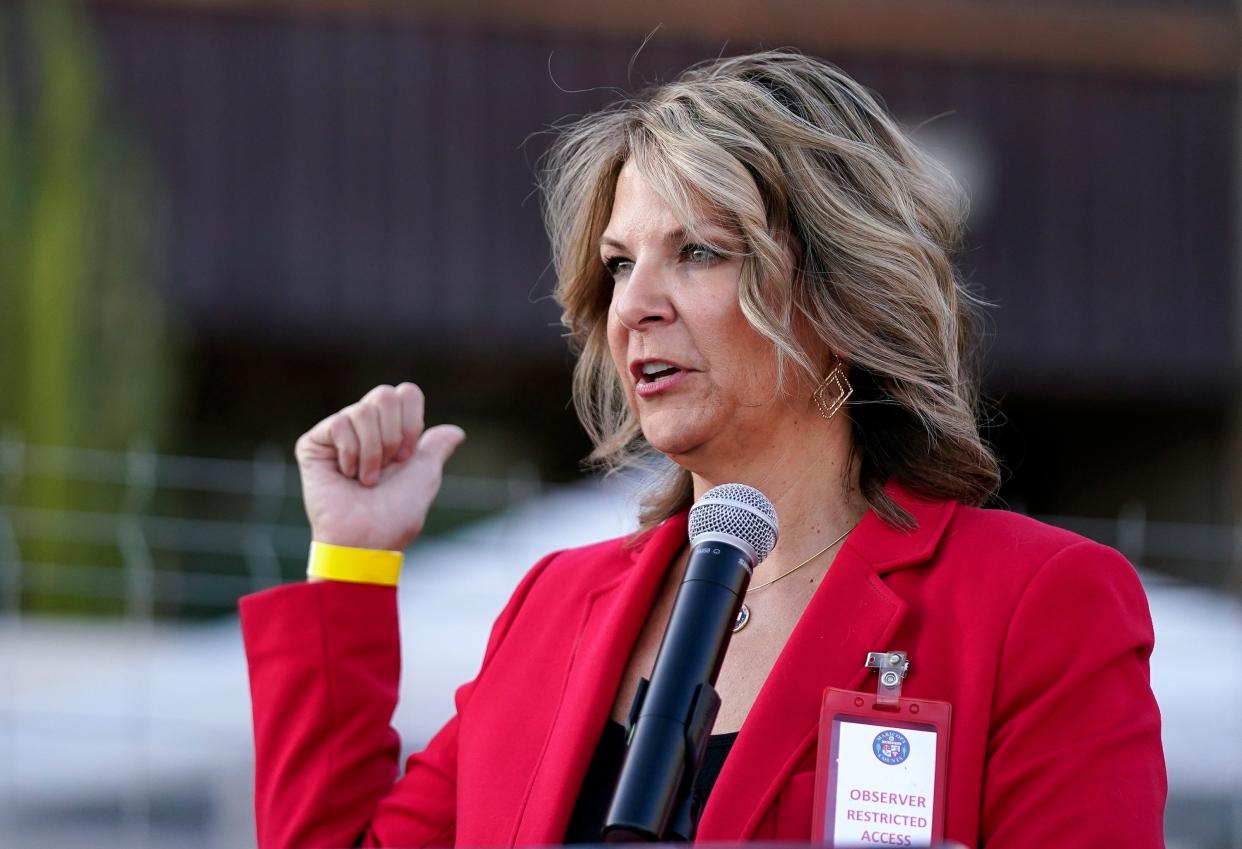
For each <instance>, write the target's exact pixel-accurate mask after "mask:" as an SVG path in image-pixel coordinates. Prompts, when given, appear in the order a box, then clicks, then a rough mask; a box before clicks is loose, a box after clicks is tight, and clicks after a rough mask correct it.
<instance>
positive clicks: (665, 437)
mask: <svg viewBox="0 0 1242 849" xmlns="http://www.w3.org/2000/svg"><path fill="white" fill-rule="evenodd" d="M643 437H644V438H645V439H646V440H647V444H648V445H650V446H651V447H652V448H654V449H655V450H657V451H659V452H660V453H661V454H663V455H664V456H666V457H669V458H671V459H673V460H676V459H677V458H678V457H685V456H688V455H690V454H692V453H693V452H694V451H695V450H696V449H697V448H699V447H700V446H701V445H702V443H703V441H702V440H701V439H698V438H696V434H694V432H693V431H692V430H691V429H690V428H686V427H681V428H676V427H667V428H664V427H651V428H649V427H645V426H644V427H643Z"/></svg>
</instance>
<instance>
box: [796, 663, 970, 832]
mask: <svg viewBox="0 0 1242 849" xmlns="http://www.w3.org/2000/svg"><path fill="white" fill-rule="evenodd" d="M867 665H868V666H869V667H872V668H877V669H879V670H880V685H879V691H878V692H875V693H861V692H855V691H853V690H839V689H836V688H835V687H834V688H829V689H828V690H826V691H825V692H824V702H823V710H822V712H821V714H820V728H819V755H818V759H817V762H816V768H815V805H814V809H813V815H812V829H813V831H812V842H815V843H822V844H824V845H826V846H830V847H833V849H847V847H848V849H854V847H892V846H911V847H914V846H931V845H933V844H936V843H938V842H939V841H941V840H942V839H943V838H944V808H945V793H946V780H947V773H946V767H947V764H948V749H949V724H950V718H951V714H952V707H951V706H950V705H949V703H948V702H941V701H932V700H928V699H909V698H902V697H901V682H902V679H903V678H904V677H905V674H906V672H907V671H908V670H909V667H910V664H909V662H908V661H907V660H906V657H905V653H904V652H872V653H870V654H868V656H867Z"/></svg>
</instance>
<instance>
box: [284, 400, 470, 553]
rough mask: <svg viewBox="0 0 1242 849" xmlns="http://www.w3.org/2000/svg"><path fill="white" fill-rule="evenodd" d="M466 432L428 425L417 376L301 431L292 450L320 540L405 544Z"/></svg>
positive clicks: (416, 529) (361, 544) (364, 545)
mask: <svg viewBox="0 0 1242 849" xmlns="http://www.w3.org/2000/svg"><path fill="white" fill-rule="evenodd" d="M465 438H466V434H465V433H464V432H463V431H462V429H461V428H459V427H457V426H456V425H437V426H436V427H433V428H428V429H427V430H423V393H422V390H420V389H419V388H418V387H417V386H415V385H414V384H413V383H402V384H401V385H399V386H397V387H395V388H394V387H392V386H377V387H375V388H374V389H372V390H371V391H370V392H368V393H367V394H366V395H365V396H363V398H362V400H361V401H359V402H358V403H356V404H351V405H350V406H348V407H346V408H345V409H343V410H341V411H340V412H338V413H333V414H332V415H330V416H328V417H327V418H326V419H324V420H323V421H321V422H320V423H319V424H317V425H315V426H314V427H313V428H311V429H310V430H308V431H307V432H306V433H304V434H302V436H301V437H299V439H298V441H297V447H296V450H295V453H296V455H297V459H298V469H299V471H300V472H301V475H302V501H303V503H304V504H305V506H306V517H307V519H309V520H310V526H311V534H312V536H313V538H314V539H315V540H317V541H319V542H326V543H331V544H333V545H348V546H354V547H356V548H383V549H389V550H392V551H402V550H404V549H405V548H406V546H408V545H409V544H410V543H411V542H412V541H413V540H414V538H415V537H416V536H418V534H419V532H420V531H421V530H422V529H423V524H424V522H426V519H427V510H428V509H429V508H430V507H431V502H432V499H434V498H435V496H436V493H437V492H438V491H439V490H440V478H441V475H442V472H443V469H444V463H445V461H447V460H448V458H449V457H450V456H451V455H452V453H453V451H454V450H455V449H456V448H457V446H458V445H460V444H461V443H462V440H464V439H465Z"/></svg>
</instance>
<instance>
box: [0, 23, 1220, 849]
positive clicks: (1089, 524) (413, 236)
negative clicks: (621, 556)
mask: <svg viewBox="0 0 1242 849" xmlns="http://www.w3.org/2000/svg"><path fill="white" fill-rule="evenodd" d="M1239 12H1240V8H1239V6H1238V5H1237V4H1235V3H1233V2H1229V0H1091V2H1086V0H1002V1H1001V2H996V0H892V1H891V2H884V3H876V2H866V0H848V2H836V1H835V0H765V2H762V3H760V2H747V1H746V0H720V1H719V2H707V0H682V2H673V3H669V2H657V0H626V2H624V3H620V2H618V3H611V2H609V3H605V2H596V1H595V0H576V2H571V0H520V2H510V3H499V2H496V3H492V2H486V0H464V1H463V2H451V0H423V1H422V2H416V1H415V0H408V1H407V2H395V0H390V2H381V0H128V2H122V0H111V1H110V2H103V0H98V2H85V3H83V2H67V0H29V1H28V2H16V0H0V845H3V846H12V847H36V846H38V847H43V846H58V847H79V846H80V847H86V846H90V847H105V849H106V848H107V847H114V846H115V847H122V846H124V847H148V846H149V847H155V846H160V847H204V849H213V848H214V847H236V846H248V845H253V833H252V828H253V817H252V814H251V811H250V802H251V799H250V780H251V779H250V769H251V757H252V752H251V740H250V728H249V705H248V701H247V684H246V679H245V668H244V659H243V657H242V654H241V647H240V640H239V637H238V633H237V622H236V616H235V603H236V599H237V598H238V597H239V596H240V595H243V594H245V593H247V592H251V591H254V590H257V589H261V588H264V587H267V586H272V585H275V584H277V583H280V582H281V581H284V580H291V579H296V578H297V577H298V575H299V574H300V573H301V572H302V570H303V569H304V563H305V552H306V545H307V543H308V541H309V534H308V532H307V530H306V527H305V518H304V515H303V513H302V511H301V506H300V502H299V499H298V481H297V475H296V469H295V468H294V467H293V465H292V445H293V442H294V440H295V439H296V437H297V436H298V434H300V433H301V432H302V431H303V430H305V429H307V428H308V427H309V426H310V425H311V424H313V423H314V422H316V421H317V420H319V419H320V418H322V417H323V416H325V415H327V414H329V413H331V412H333V411H335V410H337V409H339V408H340V407H342V406H344V405H346V404H348V403H351V402H352V401H354V400H356V399H357V398H358V397H359V396H361V395H362V394H363V393H364V392H365V391H366V390H367V389H369V388H370V387H371V386H373V385H375V384H377V383H381V382H387V383H397V382H399V381H401V380H407V379H410V380H415V381H417V382H418V383H420V384H421V385H422V386H423V387H424V389H425V391H426V393H427V396H428V398H429V407H428V411H429V419H430V420H431V421H434V422H439V421H452V422H455V423H458V424H460V425H462V426H463V427H465V429H466V430H467V431H468V432H469V434H470V439H469V441H468V442H467V443H466V445H465V446H464V447H463V448H462V449H461V451H459V452H458V454H457V456H455V457H454V459H453V461H452V463H451V465H450V469H449V470H450V473H451V474H450V475H449V477H448V479H447V480H446V484H445V489H444V493H443V495H442V497H441V499H440V501H439V503H438V505H437V507H436V509H435V511H434V513H433V515H432V520H431V524H430V527H429V528H428V532H427V534H426V536H425V538H424V539H423V540H421V541H420V543H419V545H417V546H416V547H415V550H414V551H413V552H412V553H411V560H412V561H413V563H412V568H410V569H409V570H408V571H409V580H407V581H406V582H405V584H404V585H403V589H402V607H403V621H404V623H405V624H404V625H403V629H404V630H405V638H406V641H407V642H406V645H407V652H406V654H407V657H406V661H405V670H404V676H403V693H404V695H403V699H402V706H401V708H400V709H399V713H398V717H397V724H398V727H399V728H400V730H401V731H402V732H403V735H404V738H405V744H406V746H407V748H413V747H417V746H418V745H419V744H420V743H421V742H423V741H425V740H426V739H427V737H428V736H429V735H430V734H431V733H432V732H433V731H434V729H435V728H436V727H437V726H438V725H439V723H440V722H441V721H442V720H443V719H444V718H445V717H446V716H447V714H448V712H449V710H450V709H451V703H450V694H451V689H452V687H453V686H454V685H455V684H457V683H460V682H461V681H463V680H466V679H468V678H469V677H471V676H472V675H473V673H474V671H475V668H476V667H477V663H478V659H479V657H480V655H481V651H482V645H483V641H484V639H485V636H486V630H487V628H488V627H489V625H490V621H491V619H492V617H493V615H494V614H495V612H497V611H498V610H499V607H500V605H501V604H502V602H503V600H504V599H505V598H506V597H507V594H508V592H509V591H510V589H511V588H512V586H513V585H514V584H515V583H516V582H517V580H518V578H519V577H520V575H521V574H522V572H523V571H524V570H525V569H526V568H527V567H528V566H529V565H530V563H531V562H533V561H534V559H535V558H536V557H537V556H539V555H540V554H542V553H544V552H546V551H547V550H550V549H551V548H553V547H561V546H565V545H568V544H573V543H575V542H586V541H588V540H591V539H598V538H601V537H603V536H611V535H615V534H617V533H623V532H625V531H626V530H628V529H631V528H632V527H633V523H634V500H633V492H634V489H635V488H636V487H638V486H640V485H641V481H636V480H634V479H629V478H627V479H621V480H613V481H608V482H603V481H599V480H596V479H594V478H592V477H590V476H588V475H586V474H585V473H584V472H583V470H582V467H581V465H580V459H581V458H582V456H583V455H585V453H586V452H587V447H588V446H587V443H586V441H585V438H584V437H583V436H582V434H581V433H580V431H579V429H578V426H577V423H576V420H575V418H574V416H573V413H572V410H571V408H570V406H569V404H568V397H569V373H570V368H571V365H572V360H571V357H570V355H569V353H568V352H567V350H566V346H565V343H564V340H563V338H562V334H561V330H560V328H559V325H558V322H557V319H558V310H557V309H556V306H555V304H553V303H552V301H551V299H550V292H551V288H552V284H553V280H552V276H551V273H550V271H549V269H548V253H547V248H546V241H545V238H544V234H543V231H542V226H541V223H540V217H539V206H538V201H537V197H536V196H535V195H534V194H533V187H534V179H533V172H532V168H533V163H534V162H535V161H536V159H537V158H538V156H539V154H540V153H541V152H542V151H543V150H544V149H545V148H546V146H547V144H548V140H549V135H548V132H549V130H550V128H551V127H552V125H553V124H554V123H555V122H556V121H558V120H560V119H562V118H564V117H566V116H570V115H576V114H580V113H582V112H585V111H589V110H592V109H595V108H598V107H600V106H602V105H604V104H606V103H608V102H610V101H612V100H613V99H615V98H617V97H619V96H621V95H622V94H623V93H624V92H626V91H633V90H635V89H637V88H641V87H643V86H644V85H646V84H648V83H651V82H657V81H661V80H666V79H669V78H670V77H672V76H673V75H675V74H676V73H677V72H678V71H679V70H681V69H683V68H684V67H686V66H687V65H690V64H692V63H695V62H698V61H701V60H704V59H709V58H713V57H715V56H717V55H719V54H722V53H724V54H729V53H741V52H746V51H748V50H751V49H754V48H756V47H777V46H794V47H798V48H800V49H802V50H803V51H805V52H807V53H811V54H814V55H818V56H821V57H824V58H826V59H829V60H831V61H833V62H835V63H836V64H838V65H840V66H841V67H842V68H844V69H845V70H846V71H847V72H848V73H850V74H852V75H853V76H855V77H856V78H858V79H859V80H860V81H861V82H863V83H864V84H865V85H867V86H868V87H870V88H871V89H873V90H874V91H875V92H877V93H878V94H879V96H880V97H881V98H882V99H883V100H884V101H885V102H886V103H887V104H888V106H889V107H890V108H891V110H892V111H893V112H894V113H895V114H896V115H897V117H898V118H899V120H900V121H901V122H902V123H903V125H905V126H906V127H907V128H909V129H910V130H911V131H912V132H913V134H914V136H915V137H916V138H917V139H918V140H919V141H920V142H921V143H922V144H923V145H925V146H926V147H927V149H928V150H929V151H931V152H932V153H933V154H934V155H935V156H937V157H938V158H939V159H940V160H941V161H942V162H944V163H945V164H946V165H947V166H948V167H949V168H950V169H951V170H952V171H953V172H954V174H956V175H957V177H958V178H959V179H960V180H961V181H962V182H963V183H964V185H965V186H966V187H967V189H968V191H969V193H970V196H971V204H972V205H971V215H970V219H969V233H968V241H967V246H966V249H965V250H964V251H963V253H962V255H961V257H960V265H961V267H962V269H963V271H964V273H965V275H966V277H967V279H968V280H969V281H971V282H972V284H973V285H974V286H976V287H977V289H978V291H979V292H980V293H981V294H982V295H983V297H985V298H986V299H988V300H989V301H991V302H992V303H993V304H994V305H995V306H994V308H993V309H992V310H991V312H990V318H989V323H990V328H989V335H988V339H987V358H986V364H987V365H986V378H985V388H986V392H987V395H988V397H989V399H990V415H989V419H990V421H989V423H988V427H987V436H988V438H989V440H990V441H991V442H992V443H993V445H994V446H995V447H996V449H997V451H998V453H999V454H1000V456H1001V458H1002V461H1003V463H1004V467H1005V470H1006V477H1005V483H1004V486H1003V489H1002V491H1001V494H1000V498H999V499H998V503H999V504H1000V505H1001V506H1007V507H1009V508H1011V509H1016V510H1021V511H1024V512H1027V513H1030V514H1032V515H1035V516H1037V517H1038V518H1041V519H1043V520H1045V521H1049V522H1052V523H1054V524H1058V525H1062V526H1064V527H1068V528H1070V529H1072V530H1075V531H1078V532H1080V533H1083V534H1086V535H1087V536H1090V537H1092V538H1095V539H1098V540H1100V541H1101V542H1104V543H1106V544H1109V545H1113V546H1116V547H1118V548H1120V549H1121V550H1122V551H1123V552H1124V553H1125V554H1126V555H1127V556H1128V557H1129V558H1130V559H1131V560H1132V562H1134V563H1135V564H1136V565H1137V566H1138V568H1139V570H1140V573H1141V575H1142V578H1143V580H1144V583H1145V585H1146V586H1147V589H1148V592H1149V596H1150V598H1151V603H1152V611H1153V617H1154V619H1155V623H1156V633H1157V651H1156V655H1155V657H1154V658H1153V683H1154V686H1155V688H1156V692H1157V696H1158V698H1159V700H1160V703H1161V707H1162V711H1163V713H1164V719H1165V745H1166V750H1167V756H1168V761H1169V773H1170V800H1169V809H1168V816H1167V824H1168V839H1169V845H1170V846H1171V847H1195V848H1196V849H1215V848H1216V847H1238V846H1242V503H1240V501H1239V484H1240V482H1242V481H1240V475H1242V455H1240V451H1242V403H1240V399H1239V393H1238V383H1239V378H1240V377H1242V370H1240V369H1239V365H1240V359H1242V345H1240V341H1242V333H1240V332H1239V331H1240V327H1239V325H1240V323H1242V306H1240V302H1242V299H1240V298H1239V294H1240V287H1242V277H1240V272H1239V251H1238V246H1239V243H1240V241H1239V236H1242V228H1240V225H1239V215H1238V207H1239V203H1238V202H1239V197H1240V194H1242V169H1240V168H1239V164H1240V163H1242V148H1240V146H1239V133H1238V127H1239V112H1240V108H1242V100H1240V97H1239V94H1240V91H1239V72H1240V68H1242V64H1240V61H1239V59H1240V56H1242V48H1240V44H1242V41H1240V37H1239V32H1240V27H1239V20H1240V15H1239ZM657 27H658V29H657ZM653 31H654V32H653ZM644 42H645V44H644ZM640 45H641V46H642V48H641V50H640V49H639V48H640ZM570 526H572V527H573V528H574V529H575V531H574V533H575V534H577V535H578V537H575V538H573V539H567V538H566V536H565V534H564V533H563V532H562V531H561V530H560V529H563V528H565V527H570ZM546 528H554V529H557V530H555V531H554V536H553V537H549V536H548V532H547V530H546ZM498 541H503V545H500V544H495V545H493V544H492V543H495V542H498ZM492 552H499V553H495V554H494V553H492ZM431 635H434V636H435V640H436V643H435V644H436V646H437V651H436V656H435V657H430V656H428V654H429V653H420V652H419V651H418V649H417V646H418V645H429V644H430V643H429V640H430V639H431Z"/></svg>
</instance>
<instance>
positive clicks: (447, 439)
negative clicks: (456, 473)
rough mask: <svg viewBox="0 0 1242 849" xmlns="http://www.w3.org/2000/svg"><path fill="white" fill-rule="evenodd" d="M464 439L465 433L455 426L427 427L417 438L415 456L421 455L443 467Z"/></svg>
mask: <svg viewBox="0 0 1242 849" xmlns="http://www.w3.org/2000/svg"><path fill="white" fill-rule="evenodd" d="M465 439H466V432H465V431H464V430H462V429H461V428H459V427H458V426H457V425H450V424H443V425H436V426H435V427H429V428H427V429H426V430H425V431H423V435H422V436H421V437H419V439H418V448H417V449H416V451H415V454H422V455H424V456H426V457H427V458H428V459H431V460H434V461H435V462H436V464H437V465H439V466H443V465H444V464H445V463H447V462H448V459H449V457H452V456H453V452H454V451H456V450H457V446H458V445H461V444H462V442H464V441H465Z"/></svg>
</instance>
